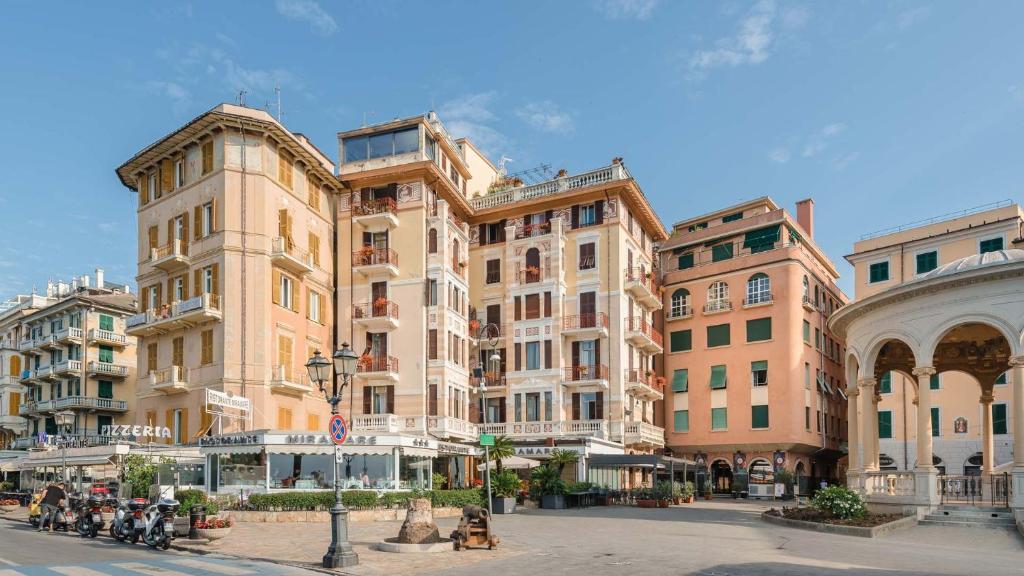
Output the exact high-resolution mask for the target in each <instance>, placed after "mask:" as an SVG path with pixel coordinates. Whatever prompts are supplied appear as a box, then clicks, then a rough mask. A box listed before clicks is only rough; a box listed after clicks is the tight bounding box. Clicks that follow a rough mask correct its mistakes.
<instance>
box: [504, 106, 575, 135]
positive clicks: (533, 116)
mask: <svg viewBox="0 0 1024 576" xmlns="http://www.w3.org/2000/svg"><path fill="white" fill-rule="evenodd" d="M516 116H518V117H519V118H520V119H521V120H523V121H525V122H526V123H527V124H529V125H530V126H531V127H533V128H534V129H535V130H540V131H541V132H550V133H553V134H569V133H572V131H573V130H574V129H575V126H574V124H573V115H572V114H571V113H569V112H566V111H565V110H562V109H560V108H559V107H558V105H557V104H555V103H554V102H551V101H550V100H543V101H540V102H530V103H528V104H526V105H525V106H523V107H521V108H520V109H518V110H516Z"/></svg>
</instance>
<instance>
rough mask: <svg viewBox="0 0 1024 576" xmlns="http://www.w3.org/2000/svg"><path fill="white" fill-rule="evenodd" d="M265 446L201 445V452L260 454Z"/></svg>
mask: <svg viewBox="0 0 1024 576" xmlns="http://www.w3.org/2000/svg"><path fill="white" fill-rule="evenodd" d="M262 451H263V446H201V447H200V448H199V452H200V453H201V454H204V455H205V454H259V453H260V452H262Z"/></svg>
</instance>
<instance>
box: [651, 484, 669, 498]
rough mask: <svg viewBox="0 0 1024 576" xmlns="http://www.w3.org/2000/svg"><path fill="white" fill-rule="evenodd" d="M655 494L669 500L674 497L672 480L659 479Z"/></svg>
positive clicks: (655, 486)
mask: <svg viewBox="0 0 1024 576" xmlns="http://www.w3.org/2000/svg"><path fill="white" fill-rule="evenodd" d="M654 496H655V498H657V499H658V500H669V499H671V498H672V482H670V481H668V480H659V481H658V482H657V483H656V484H655V485H654Z"/></svg>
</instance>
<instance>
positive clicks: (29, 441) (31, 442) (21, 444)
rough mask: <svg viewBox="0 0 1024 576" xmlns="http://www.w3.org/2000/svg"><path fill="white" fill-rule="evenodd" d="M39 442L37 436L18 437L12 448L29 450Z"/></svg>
mask: <svg viewBox="0 0 1024 576" xmlns="http://www.w3.org/2000/svg"><path fill="white" fill-rule="evenodd" d="M38 443H39V440H38V439H37V438H35V437H28V438H16V439H15V440H14V445H13V446H12V448H14V449H15V450H28V449H29V448H35V447H36V444H38Z"/></svg>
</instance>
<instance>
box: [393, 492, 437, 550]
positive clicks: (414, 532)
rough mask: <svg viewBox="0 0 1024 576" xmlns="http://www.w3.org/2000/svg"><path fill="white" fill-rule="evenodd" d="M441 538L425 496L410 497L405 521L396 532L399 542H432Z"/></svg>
mask: <svg viewBox="0 0 1024 576" xmlns="http://www.w3.org/2000/svg"><path fill="white" fill-rule="evenodd" d="M440 539H441V537H440V535H439V534H438V531H437V524H434V510H433V507H432V506H431V504H430V500H429V499H427V498H412V499H410V500H409V508H408V509H407V510H406V513H405V522H403V523H402V529H401V530H400V531H399V532H398V542H399V543H401V544H434V543H436V542H438V541H439V540H440Z"/></svg>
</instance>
